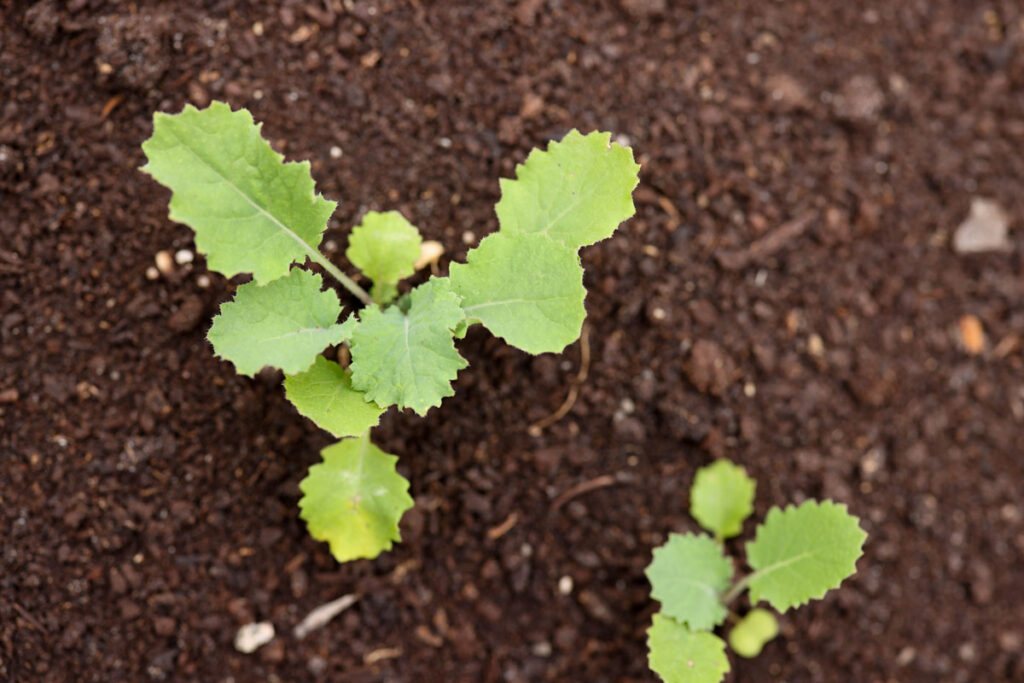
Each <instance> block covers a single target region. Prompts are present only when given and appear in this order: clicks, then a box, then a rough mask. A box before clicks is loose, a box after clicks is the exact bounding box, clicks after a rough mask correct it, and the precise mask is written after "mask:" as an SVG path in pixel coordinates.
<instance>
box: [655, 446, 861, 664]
mask: <svg viewBox="0 0 1024 683" xmlns="http://www.w3.org/2000/svg"><path fill="white" fill-rule="evenodd" d="M754 487H755V482H754V480H753V479H751V478H750V477H748V476H747V473H746V472H745V471H744V470H743V468H742V467H738V466H736V465H734V464H732V463H730V462H728V461H726V460H719V461H717V462H715V463H713V464H711V465H708V466H707V467H702V468H701V469H699V470H698V471H697V476H696V477H695V479H694V482H693V487H692V489H691V490H690V514H691V515H693V517H694V518H695V519H696V520H697V521H698V522H699V523H700V525H701V526H702V527H704V528H705V529H707V530H708V531H710V532H711V533H712V534H713V535H714V537H713V538H712V537H711V536H707V535H705V534H669V539H668V542H667V543H665V544H664V545H662V546H661V547H659V548H655V549H654V559H653V561H652V562H651V564H650V566H648V567H647V578H648V579H649V580H650V582H651V597H653V598H654V599H655V600H658V601H659V602H660V603H661V611H660V612H659V613H658V614H655V615H654V623H653V624H652V625H651V628H650V629H649V630H648V631H647V638H648V641H647V644H648V647H649V648H650V655H649V659H648V661H649V664H650V667H651V669H652V670H653V671H654V672H655V673H657V674H658V675H659V676H661V678H662V680H664V681H665V683H717V682H718V681H721V680H722V678H723V677H724V676H725V674H726V673H728V671H729V659H728V657H727V656H726V653H725V641H723V640H722V639H721V638H719V637H718V636H717V635H715V634H714V633H712V631H713V629H715V628H716V627H718V626H721V625H722V624H723V623H725V621H726V620H729V621H731V622H732V626H731V630H730V631H729V636H728V638H729V645H730V646H731V648H732V651H733V652H735V653H736V654H737V655H740V656H741V657H756V656H757V655H758V654H760V652H761V649H762V648H763V647H764V645H765V644H766V643H767V642H768V641H770V640H771V639H772V638H774V637H775V636H776V635H777V634H778V630H779V627H778V622H777V621H776V619H775V616H774V615H773V614H772V613H771V612H770V611H768V610H766V609H763V608H760V607H756V605H757V604H758V603H760V602H762V601H764V602H767V603H768V604H769V605H770V606H771V607H773V608H775V609H776V610H778V611H779V612H785V611H786V610H788V609H790V608H791V607H799V606H800V605H802V604H804V603H806V602H808V601H809V600H811V599H819V600H820V599H821V598H822V597H824V596H825V593H827V592H828V591H829V590H831V589H833V588H838V587H839V584H841V583H842V582H843V580H845V579H846V578H848V577H850V576H852V575H853V573H854V572H855V571H856V569H857V568H856V563H857V558H859V557H860V555H861V549H862V548H863V546H864V541H865V540H866V539H867V534H866V533H864V531H863V530H862V529H861V528H860V524H859V520H858V519H857V518H856V517H854V516H853V515H851V514H849V513H848V512H847V511H846V506H845V505H841V504H837V503H833V502H832V501H828V500H826V501H823V502H821V503H819V502H817V501H813V500H811V501H807V502H805V503H801V504H800V505H797V506H793V505H790V506H788V507H786V508H785V509H781V508H778V507H773V508H772V509H770V510H769V511H768V516H767V517H766V518H765V521H764V522H762V523H761V524H760V525H759V526H758V527H757V530H756V532H755V537H754V540H753V541H750V542H748V543H747V545H746V550H747V564H749V565H750V568H751V569H752V570H753V571H752V572H751V573H749V574H747V575H746V576H743V577H741V578H739V579H737V580H733V565H732V561H731V560H730V559H729V558H728V557H726V555H725V551H724V548H723V545H722V543H723V540H724V539H726V538H731V537H733V536H738V535H739V534H740V530H741V527H742V525H743V521H744V520H745V519H746V518H747V517H748V516H749V515H750V514H751V512H753V509H754ZM747 589H749V590H750V604H751V606H753V607H754V608H753V609H751V610H750V611H749V612H747V613H746V615H744V616H743V617H742V618H738V617H736V616H735V615H734V614H732V613H731V612H730V610H729V606H730V604H732V602H733V601H734V600H735V599H736V598H738V597H739V596H740V594H741V593H742V592H743V591H744V590H747Z"/></svg>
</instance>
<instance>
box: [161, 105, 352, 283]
mask: <svg viewBox="0 0 1024 683" xmlns="http://www.w3.org/2000/svg"><path fill="white" fill-rule="evenodd" d="M142 149H143V151H144V152H145V153H146V157H147V158H148V159H149V163H148V164H146V166H144V167H143V168H142V170H143V171H145V172H146V173H149V174H150V175H151V176H153V177H154V178H155V179H156V180H158V181H159V182H161V183H163V184H164V185H166V186H167V187H168V188H170V189H171V191H172V192H173V193H174V195H173V196H172V197H171V203H170V209H171V211H170V217H171V219H172V220H175V221H179V222H181V223H186V224H187V225H189V226H190V227H191V228H192V229H193V230H195V233H196V249H198V250H199V251H200V252H202V253H204V254H206V256H207V265H208V266H209V267H210V269H211V270H216V271H218V272H220V273H223V274H224V275H225V276H227V277H231V276H233V275H237V274H238V273H248V272H251V273H252V274H253V278H254V279H255V281H256V282H258V283H260V284H263V283H266V282H270V281H271V280H275V279H277V278H279V277H281V276H283V275H286V274H287V273H288V268H289V266H290V265H291V264H292V263H293V262H294V261H301V260H303V259H305V257H306V256H308V255H311V254H315V253H317V252H316V249H317V245H319V244H320V239H321V237H322V233H323V231H324V229H325V228H326V227H327V219H328V218H330V216H331V214H332V213H333V212H334V207H335V206H336V204H335V202H331V201H327V200H326V199H324V198H323V197H321V196H319V195H316V194H315V191H314V186H313V179H312V177H310V173H309V162H305V161H304V162H301V163H282V160H283V158H284V157H282V156H281V155H280V154H278V153H277V152H275V151H274V150H273V149H271V147H270V145H269V144H268V143H267V142H266V141H265V140H264V139H263V138H262V137H260V126H259V125H258V124H256V123H254V122H253V119H252V115H251V114H250V113H249V112H248V111H246V110H244V109H242V110H239V111H235V112H233V111H231V107H230V106H228V105H227V104H225V103H223V102H214V103H212V104H211V105H210V106H209V107H208V108H206V109H203V110H198V109H196V108H195V107H193V106H192V105H186V106H185V109H184V111H182V112H181V113H180V114H163V113H157V114H155V115H154V116H153V136H152V137H151V138H150V139H149V140H147V141H146V142H144V143H143V144H142Z"/></svg>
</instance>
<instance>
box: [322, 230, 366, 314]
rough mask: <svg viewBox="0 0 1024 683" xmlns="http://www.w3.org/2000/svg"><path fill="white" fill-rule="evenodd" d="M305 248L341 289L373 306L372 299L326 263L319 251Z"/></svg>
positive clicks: (332, 265)
mask: <svg viewBox="0 0 1024 683" xmlns="http://www.w3.org/2000/svg"><path fill="white" fill-rule="evenodd" d="M305 246H306V247H307V249H306V252H307V253H308V254H309V257H310V258H311V259H313V260H314V261H316V262H317V263H319V264H320V265H321V266H323V269H324V270H326V271H327V272H328V273H329V274H330V275H331V276H332V277H333V278H334V279H335V280H337V281H338V282H339V283H341V286H342V287H344V288H345V289H347V290H348V291H350V292H352V294H353V295H354V296H355V297H356V298H357V299H359V300H360V301H362V302H363V303H364V304H366V305H367V306H371V305H373V298H372V297H371V296H370V295H369V294H367V293H366V290H365V289H363V288H362V287H360V286H359V285H357V284H356V283H355V282H354V281H353V280H352V278H350V277H349V276H348V275H345V273H343V272H341V270H340V269H339V268H338V267H337V266H336V265H334V264H333V263H331V262H330V261H328V260H327V257H326V256H324V255H323V254H321V253H320V251H319V250H317V249H314V248H313V247H310V246H309V245H308V244H307V245H305Z"/></svg>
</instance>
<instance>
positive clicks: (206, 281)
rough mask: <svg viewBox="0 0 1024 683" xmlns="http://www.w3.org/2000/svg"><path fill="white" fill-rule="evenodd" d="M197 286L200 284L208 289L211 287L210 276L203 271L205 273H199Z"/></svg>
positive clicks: (202, 287)
mask: <svg viewBox="0 0 1024 683" xmlns="http://www.w3.org/2000/svg"><path fill="white" fill-rule="evenodd" d="M196 286H198V287H199V288H200V289H207V288H209V286H210V276H209V275H207V274H206V273H203V274H201V275H199V276H198V277H197V278H196Z"/></svg>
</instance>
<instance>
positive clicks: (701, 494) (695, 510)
mask: <svg viewBox="0 0 1024 683" xmlns="http://www.w3.org/2000/svg"><path fill="white" fill-rule="evenodd" d="M756 486H757V483H756V482H755V481H754V480H753V479H751V478H750V477H748V476H747V472H746V470H744V469H743V468H742V467H740V466H739V465H734V464H732V463H731V462H729V461H728V460H717V461H715V462H713V463H712V464H710V465H708V466H707V467H702V468H700V469H699V470H697V476H696V477H694V480H693V488H692V489H691V490H690V514H691V515H693V518H694V519H696V520H697V521H698V522H700V525H701V526H702V527H704V528H705V529H707V530H708V531H710V532H711V533H713V534H714V535H715V537H716V538H732V537H733V536H737V535H739V533H740V529H741V528H742V527H743V520H745V519H746V518H747V517H748V516H750V513H752V512H753V511H754V488H755V487H756Z"/></svg>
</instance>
